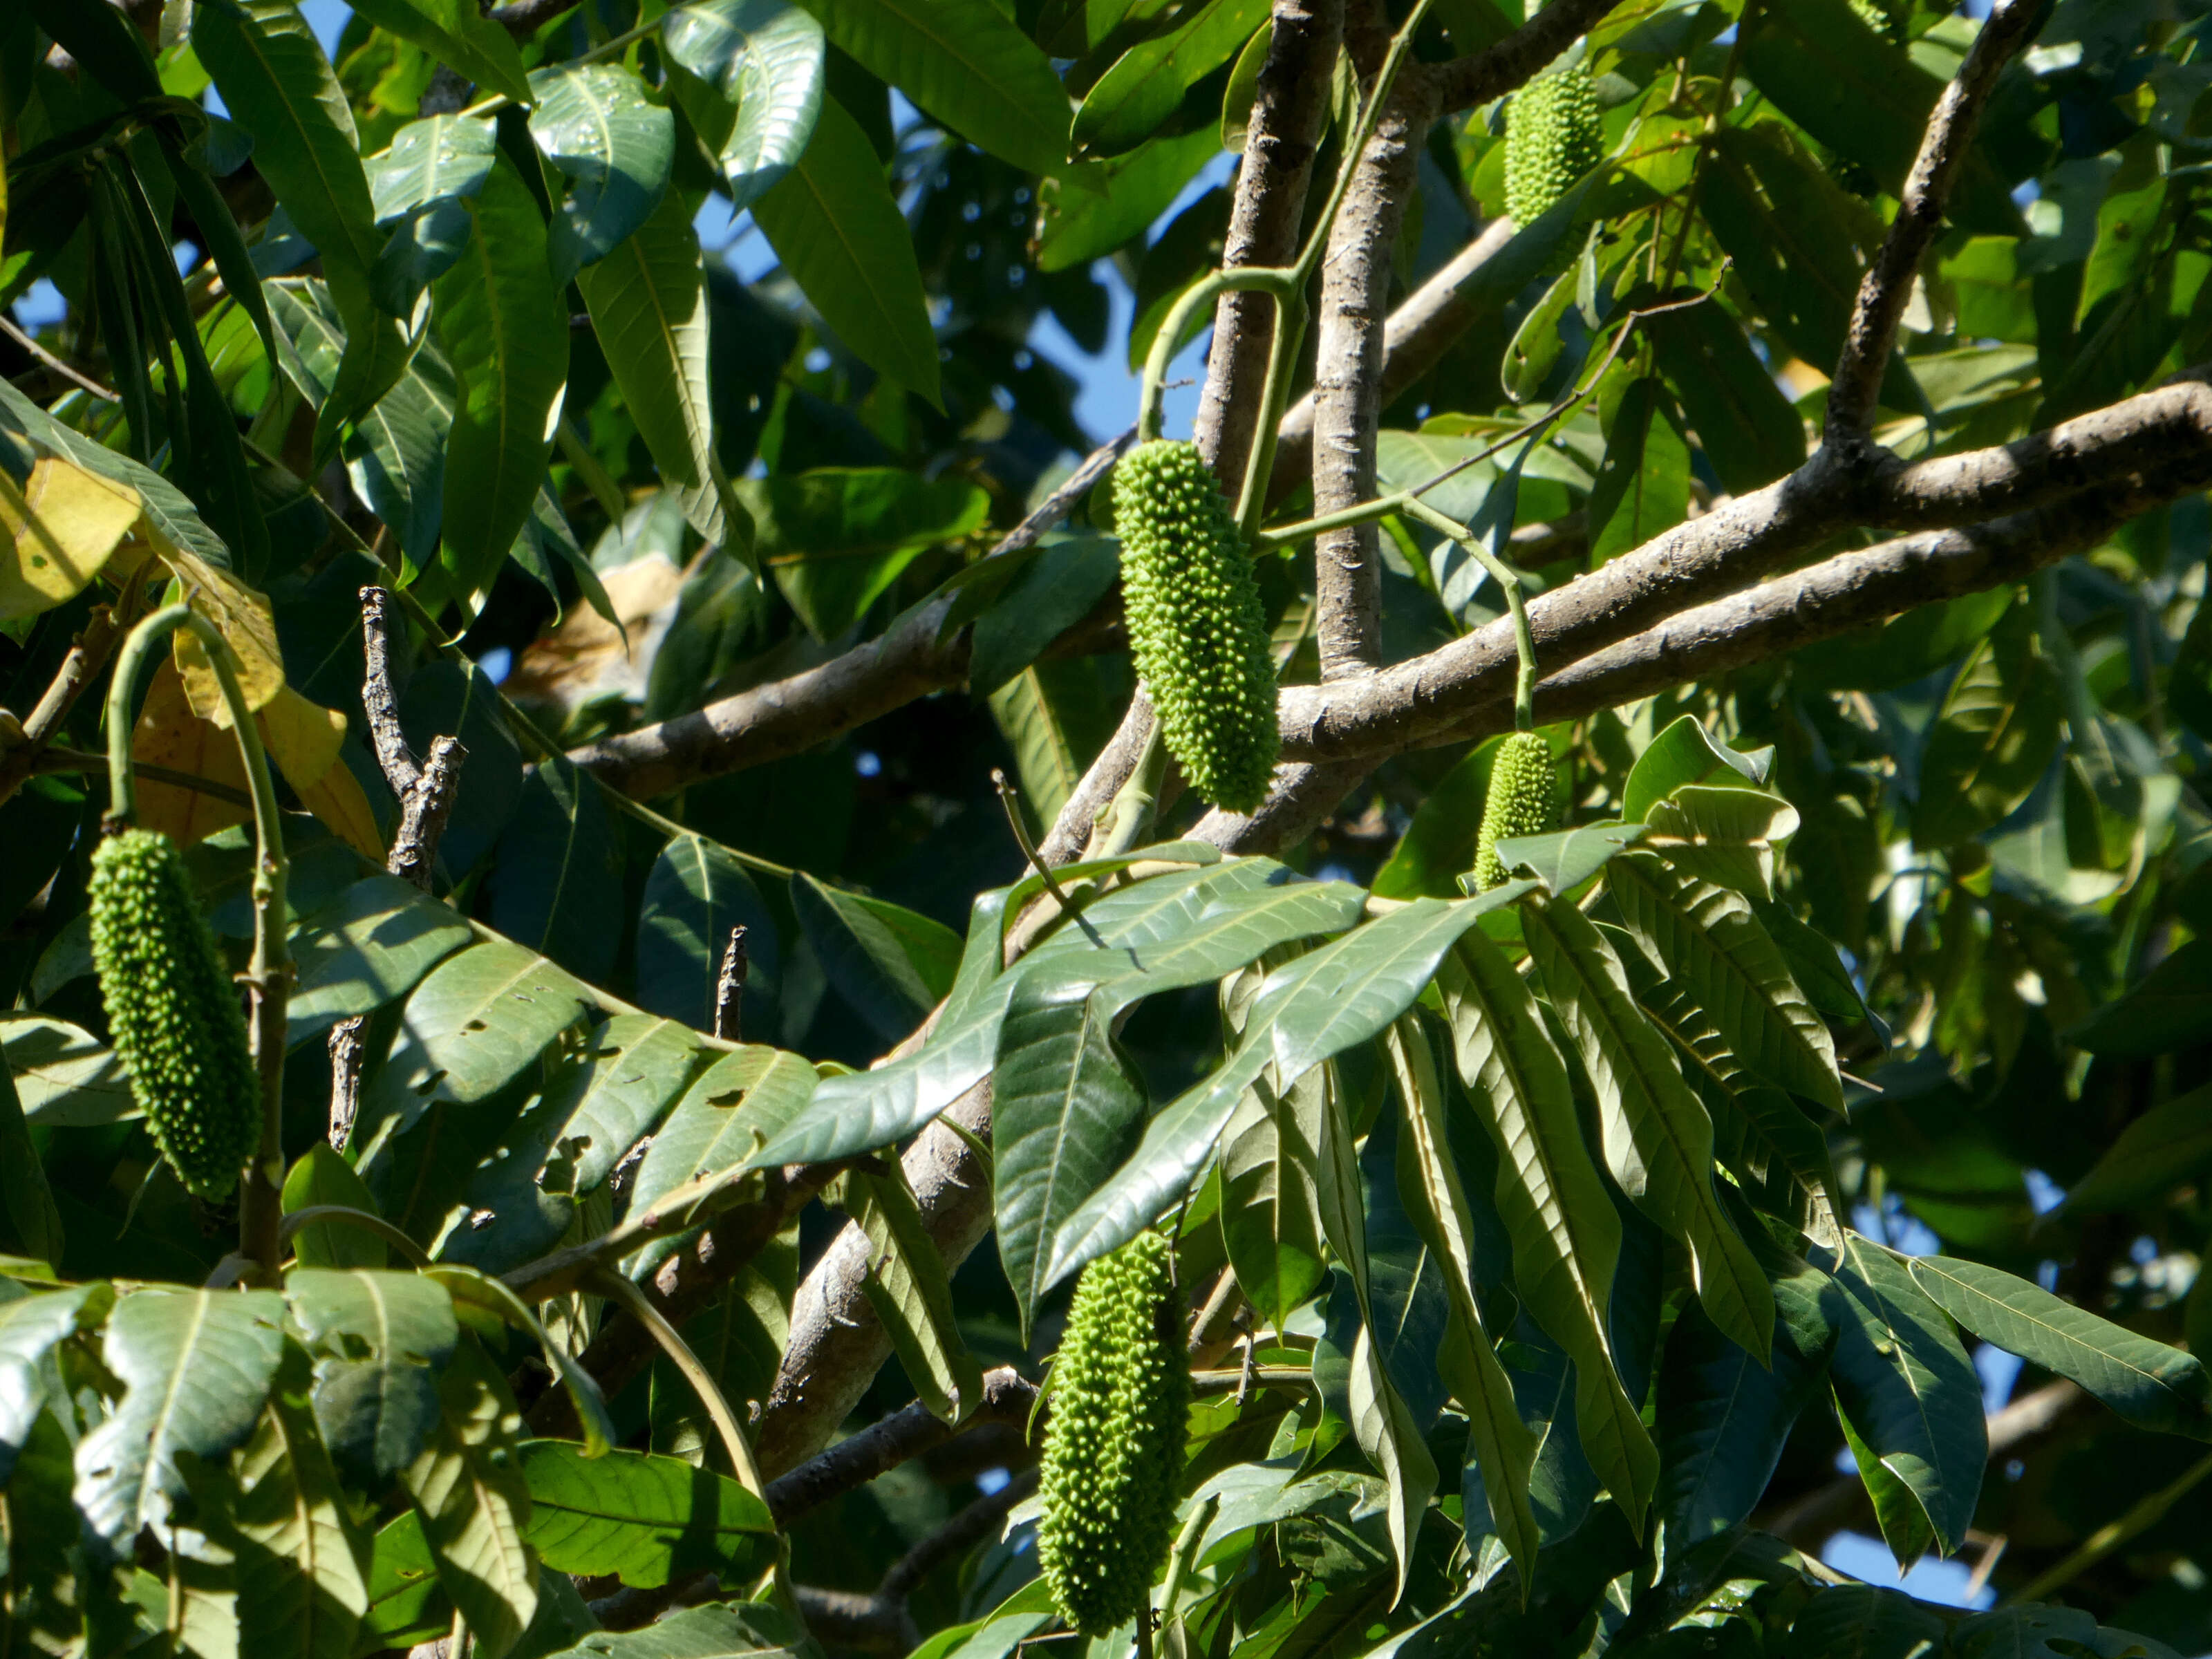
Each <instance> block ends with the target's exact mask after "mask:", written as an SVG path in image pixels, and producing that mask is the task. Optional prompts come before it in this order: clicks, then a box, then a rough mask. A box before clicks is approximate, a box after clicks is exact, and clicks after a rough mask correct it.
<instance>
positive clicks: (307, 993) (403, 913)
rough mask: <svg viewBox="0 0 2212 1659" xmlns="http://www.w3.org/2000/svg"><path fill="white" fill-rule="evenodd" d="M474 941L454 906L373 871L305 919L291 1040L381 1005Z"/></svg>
mask: <svg viewBox="0 0 2212 1659" xmlns="http://www.w3.org/2000/svg"><path fill="white" fill-rule="evenodd" d="M468 942H469V925H468V923H467V922H466V921H463V920H462V919H461V918H460V917H459V916H458V915H454V914H453V910H452V908H450V907H448V906H447V905H443V904H441V903H439V902H437V901H436V900H435V899H433V898H431V897H429V896H428V895H427V894H424V893H423V892H422V891H421V890H419V889H417V888H416V886H415V884H413V883H411V882H407V881H403V880H401V879H400V878H398V877H397V876H386V875H375V876H368V877H365V878H362V880H361V881H358V882H356V883H355V884H354V885H353V886H351V887H349V888H348V889H347V890H345V892H344V894H343V896H341V897H340V898H339V899H338V901H337V903H335V904H331V905H326V906H325V907H324V908H322V909H320V910H318V911H316V912H315V914H314V915H312V916H310V917H308V918H307V921H305V922H303V923H302V924H301V934H300V936H299V937H298V938H297V939H295V940H294V941H293V944H292V958H293V961H294V963H295V964H296V968H297V975H298V977H297V978H296V980H295V981H294V989H293V992H292V998H291V1000H290V1002H289V1004H288V1005H287V1006H286V1009H285V1020H286V1026H285V1036H286V1039H287V1041H289V1042H293V1043H298V1042H304V1041H305V1040H306V1039H307V1038H309V1037H312V1036H319V1035H320V1034H321V1033H322V1032H324V1031H325V1030H329V1029H330V1028H331V1026H333V1025H335V1024H337V1023H338V1022H339V1021H340V1020H342V1019H345V1018H350V1017H351V1016H353V1015H355V1014H365V1013H368V1012H370V1011H372V1010H374V1009H376V1008H380V1007H382V1006H384V1005H385V1004H386V1003H387V1002H389V1001H391V1000H392V999H393V998H394V997H401V996H404V995H406V994H407V993H408V992H410V991H411V990H413V989H414V988H415V987H416V985H417V984H419V983H421V981H422V976H423V975H425V974H427V973H428V972H429V971H430V969H433V968H435V967H436V966H437V965H438V963H441V962H442V961H444V960H445V959H446V958H447V957H449V956H451V955H452V954H453V952H454V951H458V950H459V949H460V948H461V947H462V946H463V945H466V944H467V943H468Z"/></svg>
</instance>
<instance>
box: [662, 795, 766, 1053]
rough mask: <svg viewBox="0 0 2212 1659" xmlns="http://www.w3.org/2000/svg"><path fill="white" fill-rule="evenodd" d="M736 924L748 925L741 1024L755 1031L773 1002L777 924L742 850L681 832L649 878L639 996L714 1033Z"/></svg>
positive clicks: (665, 1011) (664, 849) (685, 1022)
mask: <svg viewBox="0 0 2212 1659" xmlns="http://www.w3.org/2000/svg"><path fill="white" fill-rule="evenodd" d="M732 927H744V930H745V957H746V961H747V963H748V969H747V973H746V976H745V992H744V1020H743V1022H742V1023H743V1024H746V1025H747V1026H750V1027H753V1028H756V1029H757V1028H758V1027H759V1025H760V1022H761V1021H762V1019H763V1018H765V1017H766V1016H767V1014H768V1013H769V1010H770V1009H772V1008H773V1007H774V1006H775V994H776V986H777V982H778V977H779V975H778V961H779V949H778V945H777V943H776V928H775V921H774V920H773V919H772V918H771V917H770V916H769V912H768V908H767V906H766V905H765V904H764V903H763V901H762V898H761V896H760V890H758V889H757V887H755V886H754V885H753V880H752V878H751V877H750V875H748V874H747V873H746V872H745V866H744V863H743V861H742V860H739V859H738V857H737V856H736V854H732V852H730V851H729V850H728V849H727V848H725V847H723V846H721V845H720V843H719V842H711V841H708V839H706V837H704V836H676V837H675V838H674V839H673V840H671V842H669V843H668V845H667V846H665V847H664V848H661V849H660V855H659V857H658V858H656V859H655V860H653V870H652V872H651V873H650V874H649V875H647V877H646V878H645V897H644V901H643V902H642V903H641V905H640V907H639V909H638V916H637V1000H638V1001H639V1002H640V1003H641V1005H642V1006H645V1007H647V1008H650V1009H651V1010H653V1012H655V1013H658V1014H665V1015H667V1016H668V1018H671V1019H677V1020H681V1021H683V1022H684V1024H686V1025H689V1026H690V1027H692V1028H693V1029H694V1030H701V1031H706V1030H713V1029H714V987H715V984H716V981H717V980H718V978H719V976H720V973H721V970H722V957H723V956H724V954H725V953H726V951H728V949H729V944H730V929H731V928H732ZM732 1035H735V1034H734V1033H733V1034H732Z"/></svg>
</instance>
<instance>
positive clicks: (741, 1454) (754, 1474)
mask: <svg viewBox="0 0 2212 1659" xmlns="http://www.w3.org/2000/svg"><path fill="white" fill-rule="evenodd" d="M584 1288H585V1289H586V1291H592V1292H595V1293H597V1294H599V1295H600V1296H605V1297H611V1298H612V1299H613V1300H615V1301H617V1302H619V1303H621V1304H623V1307H624V1308H626V1309H628V1310H629V1312H630V1313H631V1315H632V1316H635V1318H636V1320H637V1322H639V1323H640V1324H641V1325H643V1326H644V1327H645V1328H646V1330H647V1332H648V1333H650V1334H651V1335H652V1337H653V1340H654V1341H655V1342H657V1343H659V1345H660V1351H661V1352H663V1353H665V1354H666V1355H667V1356H668V1359H669V1363H670V1364H673V1365H674V1366H675V1367H676V1369H677V1370H679V1371H681V1372H682V1373H683V1374H684V1381H685V1382H687V1383H690V1385H691V1388H692V1390H693V1392H695V1393H696V1394H697V1395H698V1396H699V1403H700V1404H701V1405H702V1406H704V1407H706V1408H707V1416H708V1419H710V1420H711V1421H712V1422H713V1424H714V1432H715V1433H716V1434H717V1435H719V1436H720V1437H721V1441H722V1449H723V1451H724V1452H725V1453H726V1454H727V1455H728V1457H729V1460H730V1471H731V1473H732V1474H735V1475H736V1476H737V1477H738V1484H739V1485H740V1486H744V1489H745V1490H746V1491H747V1492H750V1493H752V1495H753V1496H754V1497H756V1498H760V1499H761V1500H763V1502H765V1501H766V1500H767V1498H768V1483H767V1481H765V1480H763V1479H762V1478H761V1472H760V1465H759V1464H758V1463H757V1462H754V1461H753V1452H752V1448H751V1447H750V1446H749V1445H747V1444H746V1443H745V1436H744V1431H743V1430H742V1429H740V1428H739V1427H738V1419H737V1415H736V1413H733V1412H732V1411H731V1409H730V1402H729V1401H727V1400H726V1399H725V1398H724V1397H723V1395H722V1388H721V1384H720V1383H717V1382H715V1381H714V1373H713V1372H712V1371H710V1370H708V1369H707V1368H706V1367H705V1366H704V1365H702V1364H700V1363H699V1356H698V1355H696V1354H695V1353H693V1352H691V1348H690V1344H689V1343H687V1342H685V1341H684V1339H683V1337H682V1336H681V1335H679V1334H678V1332H677V1329H676V1327H675V1326H673V1325H671V1324H670V1323H669V1322H668V1317H667V1316H666V1315H665V1314H663V1313H662V1312H661V1311H660V1310H659V1308H658V1307H656V1306H654V1305H653V1298H652V1297H649V1296H647V1294H646V1293H645V1292H644V1291H641V1290H640V1289H639V1288H638V1287H637V1285H635V1284H634V1283H632V1282H631V1281H630V1280H629V1279H627V1278H625V1277H624V1276H623V1274H622V1273H617V1272H616V1271H615V1270H614V1269H612V1268H603V1269H601V1270H600V1271H599V1273H595V1274H593V1275H592V1277H591V1278H590V1279H587V1280H586V1282H585V1285H584Z"/></svg>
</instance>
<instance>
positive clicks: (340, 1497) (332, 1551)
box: [232, 1346, 369, 1659]
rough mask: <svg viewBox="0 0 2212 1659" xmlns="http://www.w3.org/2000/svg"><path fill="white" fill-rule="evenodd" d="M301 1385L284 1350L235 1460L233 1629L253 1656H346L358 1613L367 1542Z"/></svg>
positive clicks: (295, 1352) (302, 1366)
mask: <svg viewBox="0 0 2212 1659" xmlns="http://www.w3.org/2000/svg"><path fill="white" fill-rule="evenodd" d="M308 1387H309V1382H308V1368H307V1359H306V1357H305V1356H304V1355H303V1354H302V1353H301V1352H300V1350H299V1349H298V1348H297V1347H296V1346H288V1347H287V1349H286V1352H285V1355H284V1358H283V1361H282V1362H281V1363H280V1364H278V1366H277V1371H276V1387H275V1389H273V1390H272V1391H271V1393H270V1401H269V1406H270V1409H269V1414H268V1416H267V1417H266V1418H264V1419H263V1420H262V1424H261V1428H260V1431H259V1432H258V1433H257V1434H256V1435H255V1436H254V1437H253V1439H252V1442H251V1443H249V1444H248V1445H247V1446H246V1449H245V1451H244V1452H242V1453H241V1454H240V1458H239V1497H238V1503H237V1508H236V1510H235V1512H234V1516H233V1517H232V1519H233V1524H234V1528H235V1531H236V1542H235V1548H236V1551H237V1556H238V1562H237V1577H238V1613H239V1635H240V1642H241V1650H242V1651H244V1652H247V1653H251V1654H253V1655H255V1656H266V1659H276V1656H277V1655H279V1654H282V1655H285V1656H288V1659H289V1656H298V1659H346V1656H347V1655H349V1654H350V1653H351V1652H352V1651H353V1644H354V1638H355V1636H356V1632H358V1631H359V1630H360V1628H361V1620H362V1614H363V1613H366V1612H367V1611H368V1563H369V1549H368V1540H367V1539H366V1538H364V1537H362V1534H361V1529H360V1528H359V1527H358V1526H356V1523H355V1522H354V1518H353V1516H352V1514H351V1512H350V1511H349V1509H348V1508H347V1504H346V1497H345V1492H344V1489H343V1487H342V1486H340V1485H339V1484H338V1476H337V1468H335V1467H334V1466H333V1465H332V1464H331V1457H330V1454H329V1452H328V1451H326V1450H325V1449H324V1447H323V1444H322V1441H321V1439H320V1437H319V1435H318V1434H317V1432H316V1429H315V1420H314V1417H313V1412H312V1410H311V1409H310V1407H309V1405H308V1400H307V1395H308Z"/></svg>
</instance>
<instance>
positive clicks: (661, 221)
mask: <svg viewBox="0 0 2212 1659" xmlns="http://www.w3.org/2000/svg"><path fill="white" fill-rule="evenodd" d="M576 286H577V288H578V289H580V290H581V292H582V294H583V295H584V305H585V307H586V309H587V310H588V311H589V312H590V313H591V316H592V328H593V329H594V330H595V331H597V333H598V335H599V347H600V349H601V350H603V351H604V352H605V354H606V359H607V367H608V368H610V369H611V370H612V371H613V372H614V377H615V384H616V385H617V386H620V387H621V388H622V394H623V401H624V402H625V403H626V404H628V405H629V411H630V416H631V418H632V419H634V420H635V422H637V428H638V432H639V434H640V435H641V436H642V437H643V438H644V439H645V446H646V447H647V449H648V450H650V451H651V452H652V453H653V465H656V466H658V467H659V469H660V476H661V479H662V481H663V482H664V483H667V484H669V485H671V486H673V487H676V488H678V489H682V490H683V491H684V516H685V517H686V518H688V519H690V521H691V526H692V528H694V529H695V530H696V531H697V532H699V533H700V534H701V535H702V536H704V537H705V538H707V539H708V541H710V542H718V543H719V542H720V541H722V540H723V539H724V528H723V522H722V513H723V507H722V502H721V499H720V492H719V491H718V490H717V489H716V488H715V486H714V417H713V415H712V413H711V411H710V410H709V409H708V396H707V289H706V276H705V272H704V270H703V269H702V266H701V264H700V260H699V237H698V234H697V233H696V231H694V230H693V229H692V228H691V221H690V215H689V214H688V213H687V212H686V211H685V210H684V200H683V197H681V196H679V195H678V194H677V193H675V192H673V191H671V192H670V193H669V194H668V195H666V196H665V197H663V198H662V201H661V204H660V206H659V208H658V209H656V210H654V212H653V216H652V217H651V218H649V219H647V221H646V222H644V223H643V224H642V225H641V226H639V227H638V228H637V229H636V231H635V234H632V235H631V236H629V238H628V239H627V240H624V241H623V242H622V243H621V244H620V245H619V246H616V247H615V248H614V250H613V251H612V252H610V253H607V254H605V256H604V257H602V258H600V260H599V263H598V264H591V265H586V267H585V268H584V269H583V270H580V271H579V272H577V273H576Z"/></svg>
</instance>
